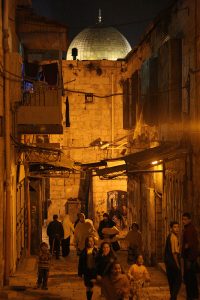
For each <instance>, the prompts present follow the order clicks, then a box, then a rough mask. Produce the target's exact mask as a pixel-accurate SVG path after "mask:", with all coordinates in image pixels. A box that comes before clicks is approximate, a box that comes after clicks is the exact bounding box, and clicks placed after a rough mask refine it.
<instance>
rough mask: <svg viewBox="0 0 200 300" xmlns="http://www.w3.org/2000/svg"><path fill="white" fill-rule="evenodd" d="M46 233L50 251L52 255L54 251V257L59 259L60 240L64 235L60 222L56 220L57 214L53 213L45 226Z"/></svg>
mask: <svg viewBox="0 0 200 300" xmlns="http://www.w3.org/2000/svg"><path fill="white" fill-rule="evenodd" d="M47 235H48V237H49V245H50V252H51V254H52V255H53V254H54V253H53V252H54V251H55V254H56V259H59V254H60V241H61V240H62V239H63V237H64V230H63V226H62V223H61V222H59V221H58V215H53V221H51V222H50V223H49V225H48V226H47Z"/></svg>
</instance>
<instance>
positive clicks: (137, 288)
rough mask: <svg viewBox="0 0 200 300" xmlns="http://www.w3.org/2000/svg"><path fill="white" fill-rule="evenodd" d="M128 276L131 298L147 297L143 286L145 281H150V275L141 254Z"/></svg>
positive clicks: (138, 299)
mask: <svg viewBox="0 0 200 300" xmlns="http://www.w3.org/2000/svg"><path fill="white" fill-rule="evenodd" d="M128 277H129V279H130V285H131V290H130V296H129V300H133V299H135V300H140V299H145V297H144V296H143V291H142V288H143V287H144V284H145V282H149V281H150V276H149V272H148V271H147V268H146V267H145V266H144V259H143V256H142V255H141V254H140V255H138V257H137V259H136V263H135V264H133V265H132V266H131V267H130V269H129V271H128Z"/></svg>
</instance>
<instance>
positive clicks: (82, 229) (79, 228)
mask: <svg viewBox="0 0 200 300" xmlns="http://www.w3.org/2000/svg"><path fill="white" fill-rule="evenodd" d="M92 224H93V223H92V220H90V221H89V219H87V221H86V219H85V215H84V214H83V213H80V215H79V222H78V224H77V225H76V228H75V230H74V244H75V247H76V251H77V255H80V253H81V252H82V250H83V249H84V248H85V240H86V238H88V237H89V236H93V237H95V235H96V231H95V228H94V226H93V225H92Z"/></svg>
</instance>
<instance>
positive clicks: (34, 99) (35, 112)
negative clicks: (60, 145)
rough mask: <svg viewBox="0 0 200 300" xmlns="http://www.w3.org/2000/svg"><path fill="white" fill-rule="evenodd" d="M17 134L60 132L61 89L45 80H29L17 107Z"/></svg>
mask: <svg viewBox="0 0 200 300" xmlns="http://www.w3.org/2000/svg"><path fill="white" fill-rule="evenodd" d="M16 122H17V132H18V133H19V134H62V133H63V127H62V90H61V88H59V87H58V86H50V85H48V84H47V83H45V82H40V81H38V82H34V83H31V82H29V88H28V89H27V88H26V89H25V91H24V93H23V99H22V102H20V105H19V106H18V108H17V116H16Z"/></svg>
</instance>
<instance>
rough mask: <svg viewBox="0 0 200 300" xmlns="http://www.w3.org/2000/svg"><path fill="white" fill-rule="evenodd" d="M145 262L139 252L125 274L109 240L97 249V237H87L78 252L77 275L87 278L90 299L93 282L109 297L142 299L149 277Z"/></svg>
mask: <svg viewBox="0 0 200 300" xmlns="http://www.w3.org/2000/svg"><path fill="white" fill-rule="evenodd" d="M143 263H144V261H143V257H142V255H138V257H137V259H136V262H135V263H134V264H132V265H131V266H130V269H129V271H128V273H127V274H125V273H124V271H123V268H122V266H121V264H120V262H119V260H118V258H117V255H116V252H115V251H114V250H113V248H112V245H111V244H110V243H109V242H106V241H104V242H103V243H102V244H101V246H100V248H99V249H98V248H97V247H96V246H95V239H94V237H92V236H90V237H88V238H86V240H85V248H84V249H83V251H82V252H81V253H80V256H79V264H78V275H79V276H80V277H83V279H84V284H85V287H86V297H87V300H91V299H92V295H93V286H94V284H97V285H100V286H101V293H102V295H103V296H104V298H105V299H107V300H124V299H129V300H133V299H138V300H139V299H141V298H140V297H141V293H142V287H143V286H144V284H145V282H148V281H149V280H150V276H149V273H148V271H147V269H146V267H145V266H144V265H143Z"/></svg>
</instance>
